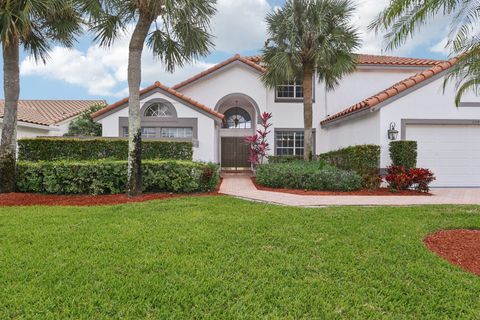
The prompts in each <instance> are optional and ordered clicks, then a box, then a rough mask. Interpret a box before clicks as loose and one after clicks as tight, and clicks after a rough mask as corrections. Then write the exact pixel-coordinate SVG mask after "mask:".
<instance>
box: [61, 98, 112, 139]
mask: <svg viewBox="0 0 480 320" xmlns="http://www.w3.org/2000/svg"><path fill="white" fill-rule="evenodd" d="M103 108H105V105H97V106H91V107H90V108H88V109H87V110H85V111H84V112H82V113H81V114H80V115H79V116H78V117H77V118H76V119H74V120H73V121H72V122H70V125H69V126H68V132H67V133H66V134H64V136H68V137H73V136H88V137H101V136H102V124H100V123H97V122H95V121H93V119H92V113H94V112H96V111H98V110H100V109H103Z"/></svg>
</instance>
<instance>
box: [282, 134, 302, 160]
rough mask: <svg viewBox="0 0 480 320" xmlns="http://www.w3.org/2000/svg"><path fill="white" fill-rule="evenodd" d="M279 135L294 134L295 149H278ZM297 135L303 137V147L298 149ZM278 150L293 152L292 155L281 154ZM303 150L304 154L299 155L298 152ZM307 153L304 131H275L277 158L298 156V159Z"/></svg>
mask: <svg viewBox="0 0 480 320" xmlns="http://www.w3.org/2000/svg"><path fill="white" fill-rule="evenodd" d="M279 134H289V135H291V134H293V147H278V146H277V141H278V135H279ZM297 134H302V135H303V147H297V145H296V142H297ZM278 149H282V150H285V149H286V150H293V153H292V154H279V152H278ZM299 149H301V150H303V152H302V154H297V150H299ZM304 153H305V133H304V131H303V130H281V129H279V130H278V131H275V155H277V156H296V157H301V156H303V154H304Z"/></svg>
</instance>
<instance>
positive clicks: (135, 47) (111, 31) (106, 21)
mask: <svg viewBox="0 0 480 320" xmlns="http://www.w3.org/2000/svg"><path fill="white" fill-rule="evenodd" d="M215 2H216V0H98V4H99V5H100V7H99V8H94V7H93V5H92V6H90V7H89V8H88V11H90V12H94V13H96V14H93V15H92V22H93V24H94V31H95V32H96V40H98V41H99V42H100V44H102V45H104V46H110V45H111V44H112V43H113V42H114V41H115V39H116V38H117V37H118V35H119V32H120V31H122V30H125V29H126V28H127V27H128V26H129V25H131V24H134V25H135V27H134V30H133V33H132V36H131V38H130V45H129V57H128V89H129V100H128V110H129V113H128V115H129V139H128V141H129V143H128V194H129V195H130V196H137V195H140V194H141V193H142V171H141V157H142V156H141V150H142V149H141V143H142V138H141V122H140V83H141V78H142V77H141V58H142V52H143V48H144V45H145V44H147V46H148V47H149V48H150V49H151V50H152V51H153V53H154V55H155V56H156V57H157V58H158V59H159V60H160V61H161V62H162V63H163V64H164V65H165V68H166V70H167V71H168V72H173V71H174V69H175V67H177V66H180V67H181V66H183V65H184V64H186V63H188V62H191V61H192V60H195V59H197V58H198V57H199V56H202V55H206V54H207V53H208V52H209V49H210V47H211V46H212V41H211V35H210V33H209V30H210V19H211V17H212V16H213V15H214V13H215V7H214V5H215ZM152 26H153V29H152Z"/></svg>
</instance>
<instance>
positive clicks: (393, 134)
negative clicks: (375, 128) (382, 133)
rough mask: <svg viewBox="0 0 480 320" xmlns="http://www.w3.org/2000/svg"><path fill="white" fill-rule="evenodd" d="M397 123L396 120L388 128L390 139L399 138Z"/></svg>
mask: <svg viewBox="0 0 480 320" xmlns="http://www.w3.org/2000/svg"><path fill="white" fill-rule="evenodd" d="M395 127H396V124H395V122H392V123H390V129H388V139H389V140H392V141H393V140H397V137H398V130H396V129H395Z"/></svg>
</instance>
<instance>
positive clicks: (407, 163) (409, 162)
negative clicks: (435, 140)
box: [389, 140, 417, 170]
mask: <svg viewBox="0 0 480 320" xmlns="http://www.w3.org/2000/svg"><path fill="white" fill-rule="evenodd" d="M389 151H390V158H391V159H392V165H393V166H398V167H404V168H405V170H409V169H411V168H416V167H417V142H416V141H405V140H401V141H392V142H390V149H389Z"/></svg>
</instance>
